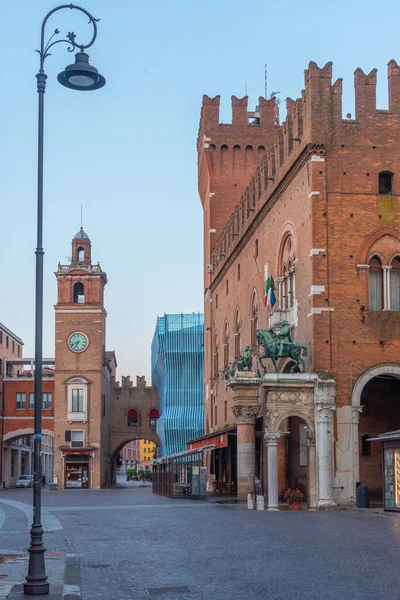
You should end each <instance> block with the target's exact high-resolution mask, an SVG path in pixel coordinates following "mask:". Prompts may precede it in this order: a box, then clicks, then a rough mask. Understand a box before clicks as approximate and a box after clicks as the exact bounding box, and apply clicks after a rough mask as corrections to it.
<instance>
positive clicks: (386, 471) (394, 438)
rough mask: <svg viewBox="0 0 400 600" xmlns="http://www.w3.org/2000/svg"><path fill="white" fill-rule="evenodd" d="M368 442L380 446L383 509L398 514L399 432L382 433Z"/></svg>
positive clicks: (399, 482) (399, 488) (399, 479)
mask: <svg viewBox="0 0 400 600" xmlns="http://www.w3.org/2000/svg"><path fill="white" fill-rule="evenodd" d="M368 441H369V442H380V443H381V444H382V461H383V469H382V470H383V508H384V510H387V511H391V512H400V430H397V431H391V432H389V433H383V434H382V435H380V436H379V437H377V438H370V439H369V440H368Z"/></svg>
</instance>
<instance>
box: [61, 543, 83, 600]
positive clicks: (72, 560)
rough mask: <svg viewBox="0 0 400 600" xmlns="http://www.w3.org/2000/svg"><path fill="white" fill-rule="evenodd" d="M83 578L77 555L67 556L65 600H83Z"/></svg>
mask: <svg viewBox="0 0 400 600" xmlns="http://www.w3.org/2000/svg"><path fill="white" fill-rule="evenodd" d="M80 582H81V576H80V569H79V557H78V555H77V554H66V555H65V570H64V599H65V600H81V597H82V596H81V586H80Z"/></svg>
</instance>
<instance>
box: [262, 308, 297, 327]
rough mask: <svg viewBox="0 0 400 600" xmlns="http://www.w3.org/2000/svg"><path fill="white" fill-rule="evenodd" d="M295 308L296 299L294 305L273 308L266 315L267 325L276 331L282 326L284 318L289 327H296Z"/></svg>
mask: <svg viewBox="0 0 400 600" xmlns="http://www.w3.org/2000/svg"><path fill="white" fill-rule="evenodd" d="M297 308H298V304H297V301H295V303H294V306H292V307H291V308H288V309H282V308H275V310H273V311H272V312H270V313H269V315H268V327H269V328H270V329H274V330H275V331H277V330H279V329H281V328H282V323H283V321H285V320H286V321H288V323H289V325H290V327H297V323H298V316H297Z"/></svg>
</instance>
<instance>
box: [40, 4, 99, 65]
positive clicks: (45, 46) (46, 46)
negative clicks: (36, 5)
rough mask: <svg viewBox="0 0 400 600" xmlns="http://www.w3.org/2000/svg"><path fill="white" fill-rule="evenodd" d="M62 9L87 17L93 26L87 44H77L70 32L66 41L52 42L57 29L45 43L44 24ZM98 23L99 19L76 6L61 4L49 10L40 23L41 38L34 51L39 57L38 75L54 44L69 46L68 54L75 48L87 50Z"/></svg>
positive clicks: (94, 36)
mask: <svg viewBox="0 0 400 600" xmlns="http://www.w3.org/2000/svg"><path fill="white" fill-rule="evenodd" d="M64 8H69V9H71V10H73V9H76V10H79V11H81V12H82V13H84V14H85V15H86V16H87V17H89V22H88V24H90V23H91V24H92V25H93V36H92V39H91V40H90V42H89V43H88V44H78V43H77V42H76V41H75V38H76V35H75V33H74V32H73V31H70V32H69V33H68V35H67V39H65V40H56V41H54V42H52V39H53V38H54V36H56V35H58V34H59V33H60V30H59V29H55V30H54V33H53V35H52V36H51V37H50V39H49V40H48V41H47V43H45V29H46V23H47V21H48V19H49V17H51V15H52V14H53V13H55V12H57V11H59V10H62V9H64ZM98 21H100V19H95V18H94V17H93V16H92V15H91V14H90V13H89V12H88V11H87V10H85V9H84V8H81V7H80V6H77V5H76V4H62V5H61V6H57V7H56V8H53V10H51V11H50V12H49V13H47V15H46V16H45V18H44V19H43V23H42V29H41V37H40V50H36V52H38V53H39V55H40V73H43V65H44V61H45V60H46V58H47V57H48V56H50V53H49V50H50V48H51V47H52V46H55V45H56V44H60V43H61V42H62V43H65V44H69V48H68V51H69V52H73V51H74V50H75V48H80V50H81V52H83V50H85V49H86V48H89V47H90V46H91V45H92V44H93V43H94V41H95V39H96V37H97V25H96V23H97V22H98Z"/></svg>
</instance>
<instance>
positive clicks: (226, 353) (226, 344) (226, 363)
mask: <svg viewBox="0 0 400 600" xmlns="http://www.w3.org/2000/svg"><path fill="white" fill-rule="evenodd" d="M228 367H229V326H228V323H227V322H226V323H225V327H224V368H225V369H227V368H228Z"/></svg>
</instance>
